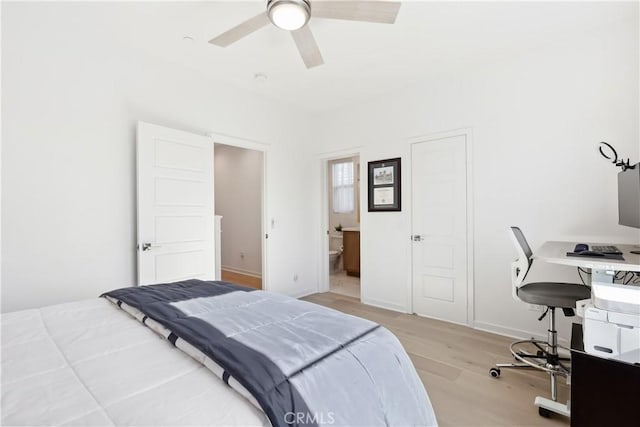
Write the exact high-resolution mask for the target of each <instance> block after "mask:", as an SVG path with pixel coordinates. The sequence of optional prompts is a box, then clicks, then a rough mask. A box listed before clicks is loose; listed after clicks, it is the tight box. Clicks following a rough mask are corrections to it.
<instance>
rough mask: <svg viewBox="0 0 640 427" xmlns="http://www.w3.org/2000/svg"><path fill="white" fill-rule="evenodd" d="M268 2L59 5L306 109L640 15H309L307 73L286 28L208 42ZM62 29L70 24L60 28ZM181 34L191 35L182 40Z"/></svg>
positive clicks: (607, 11)
mask: <svg viewBox="0 0 640 427" xmlns="http://www.w3.org/2000/svg"><path fill="white" fill-rule="evenodd" d="M265 4H266V1H226V2H222V1H218V2H201V3H186V2H172V3H117V4H115V3H111V4H105V3H72V4H66V5H64V6H61V7H64V8H65V10H66V13H70V14H71V16H70V17H69V19H70V20H72V21H73V22H80V21H82V22H83V23H84V25H83V27H84V28H88V29H89V30H88V31H92V32H95V34H85V36H87V37H92V36H95V37H96V38H98V37H99V38H102V39H103V40H109V41H110V42H114V41H115V42H118V43H120V44H121V45H122V46H126V47H128V48H130V49H134V50H135V51H136V52H138V53H140V54H144V55H150V56H152V57H156V58H161V59H163V60H168V61H171V62H173V63H176V64H180V65H182V66H185V67H189V68H192V69H194V70H197V71H198V72H200V73H203V74H204V75H206V76H208V77H210V78H212V79H216V80H218V81H220V80H222V81H225V82H228V83H229V84H232V85H236V86H239V87H242V88H246V89H249V90H251V91H255V92H257V93H259V94H261V95H264V96H267V97H271V98H274V99H277V100H279V101H283V102H286V103H289V104H292V105H295V106H297V107H300V108H304V109H307V110H310V111H320V110H326V109H331V108H335V107H339V106H343V105H345V104H348V103H351V102H355V101H361V100H364V99H368V98H372V97H376V96H379V95H382V94H384V93H388V92H391V91H394V90H398V89H400V88H403V87H406V86H407V85H410V84H413V83H415V82H417V81H419V80H421V79H425V78H428V77H429V76H432V75H434V74H437V73H443V72H450V71H452V70H455V69H456V68H459V67H462V66H469V65H470V64H474V63H478V62H479V61H490V60H492V59H495V58H498V57H502V56H505V55H517V54H519V53H521V52H523V51H526V50H529V49H533V48H535V47H536V46H539V45H541V44H547V43H554V42H556V41H558V40H562V39H570V38H573V37H575V36H576V35H578V34H580V33H584V32H588V31H594V30H596V29H597V28H598V27H603V26H612V25H617V24H618V23H620V22H621V21H622V20H635V21H636V22H637V20H638V3H637V2H627V3H611V2H608V3H592V2H571V3H540V2H534V3H523V2H497V3H484V2H483V3H480V2H470V3H469V2H467V3H458V2H417V1H411V2H406V1H405V2H403V5H402V7H401V8H400V13H399V15H398V19H397V22H396V23H395V24H394V25H385V24H369V23H361V22H347V21H336V20H327V19H313V18H312V19H311V21H310V24H309V25H310V26H311V29H312V30H313V33H314V35H315V38H316V40H317V42H318V45H319V47H320V50H321V51H322V55H323V57H324V61H325V64H324V65H322V66H320V67H317V68H314V69H311V70H307V69H306V68H305V67H304V65H303V63H302V60H301V59H300V57H299V55H298V52H297V50H296V48H295V45H294V42H293V40H292V39H291V36H290V34H289V33H287V32H285V31H283V30H280V29H278V28H276V27H272V26H267V27H265V28H263V29H261V30H259V31H258V32H256V33H254V34H252V35H250V36H248V37H246V38H245V39H243V40H241V41H239V42H237V43H235V44H233V45H231V46H229V47H227V48H220V47H217V46H213V45H210V44H208V43H207V41H208V40H209V39H211V38H212V37H214V36H216V35H218V34H219V33H222V32H224V31H226V30H227V29H229V28H231V27H233V26H235V25H237V24H238V23H240V22H242V21H244V20H246V19H248V18H250V17H252V16H254V15H257V14H258V13H261V12H262V11H263V10H264V8H265ZM312 4H313V0H312ZM66 13H65V14H64V15H65V16H67V15H66ZM60 15H62V14H60ZM60 15H59V16H60ZM60 17H61V16H60ZM87 24H88V25H87ZM65 25H70V24H69V23H68V24H62V25H61V28H65ZM85 31H87V30H86V29H85ZM184 36H190V37H192V38H193V39H194V41H193V42H191V43H189V42H185V41H184V40H183V37H184ZM256 73H264V74H266V75H267V76H268V80H267V81H266V82H265V83H259V82H257V81H256V80H255V79H254V75H255V74H256Z"/></svg>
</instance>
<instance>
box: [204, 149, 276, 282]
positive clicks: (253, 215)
mask: <svg viewBox="0 0 640 427" xmlns="http://www.w3.org/2000/svg"><path fill="white" fill-rule="evenodd" d="M214 163H215V167H214V174H215V178H214V182H215V210H216V212H215V213H216V216H221V217H222V218H221V224H220V231H221V236H220V254H221V255H220V263H221V267H220V269H221V272H220V273H221V278H222V280H224V281H227V282H232V283H237V284H240V285H244V286H249V287H252V288H256V289H262V288H263V277H262V271H263V265H262V264H263V254H262V251H263V240H262V236H263V230H262V222H263V219H262V218H263V212H262V209H263V188H264V183H263V179H264V153H263V152H262V151H258V150H251V149H247V148H241V147H235V146H231V145H226V144H215V146H214Z"/></svg>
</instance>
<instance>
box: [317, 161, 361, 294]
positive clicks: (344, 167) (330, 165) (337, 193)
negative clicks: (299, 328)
mask: <svg viewBox="0 0 640 427" xmlns="http://www.w3.org/2000/svg"><path fill="white" fill-rule="evenodd" d="M326 168H327V169H326V184H327V185H326V189H327V191H326V193H325V194H326V200H327V203H326V204H325V207H326V209H327V226H328V227H327V235H328V238H329V242H328V248H329V252H328V259H329V266H328V272H329V274H328V276H329V292H331V293H335V294H339V295H344V296H348V297H352V298H357V299H360V156H359V155H345V156H342V157H338V158H332V159H328V160H327V162H326Z"/></svg>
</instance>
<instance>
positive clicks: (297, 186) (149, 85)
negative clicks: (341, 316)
mask: <svg viewBox="0 0 640 427" xmlns="http://www.w3.org/2000/svg"><path fill="white" fill-rule="evenodd" d="M85 6H86V5H85ZM73 7H75V4H74V3H67V4H63V3H52V4H44V3H40V4H34V3H30V4H29V3H3V5H2V9H3V10H2V56H3V61H2V124H3V126H2V149H3V153H2V197H3V200H2V202H3V203H2V228H3V236H2V266H3V268H2V311H11V310H18V309H23V308H29V307H38V306H43V305H46V304H53V303H58V302H63V301H70V300H77V299H81V298H91V297H95V296H97V295H99V294H100V293H101V292H103V291H106V290H109V289H114V288H118V287H123V286H127V285H131V284H133V283H135V277H136V271H135V269H136V267H135V245H136V241H135V227H136V225H135V224H136V217H135V200H136V199H135V198H136V195H135V180H134V177H135V123H136V121H137V120H143V121H147V122H150V123H156V124H159V125H163V126H169V127H175V128H178V129H183V130H187V131H192V132H197V133H201V134H205V133H208V132H216V133H221V134H226V135H233V136H236V137H241V138H245V139H250V140H255V141H260V142H263V143H266V144H269V150H268V153H267V159H268V160H267V162H268V165H267V171H266V172H267V173H266V175H267V186H268V187H267V194H268V205H267V207H266V209H267V214H268V216H269V218H273V219H274V224H275V228H274V229H272V230H269V233H270V239H269V241H268V253H269V265H267V272H268V277H266V278H265V279H266V281H267V282H268V286H269V289H271V290H273V291H277V292H283V293H287V294H291V295H299V294H303V293H309V292H311V291H313V290H315V288H316V284H317V277H316V275H317V256H316V255H315V251H316V249H315V247H314V245H313V244H312V242H309V241H308V239H307V238H305V236H309V235H311V234H312V233H313V231H314V229H313V228H312V225H311V221H310V220H309V218H312V217H313V216H314V215H315V212H314V211H313V210H312V203H311V202H310V201H311V198H312V195H311V194H310V193H309V192H308V188H309V187H310V182H313V181H312V177H310V176H309V174H308V173H307V171H308V170H310V169H311V168H313V167H314V165H315V163H314V161H313V158H312V157H311V154H310V153H309V150H310V149H309V148H307V147H309V144H304V143H301V141H304V140H305V138H306V135H307V131H306V129H308V127H309V121H308V118H307V116H305V115H302V114H300V113H299V112H298V111H296V110H294V109H292V108H288V107H286V106H280V105H277V104H274V102H272V101H267V100H265V99H262V98H259V97H256V96H254V95H252V94H250V93H248V92H243V91H241V90H236V89H234V88H232V87H229V86H227V85H223V84H215V83H214V82H212V81H211V80H209V79H205V78H204V76H202V75H199V74H193V73H190V72H188V71H185V70H183V69H181V68H176V67H174V66H172V65H170V64H167V63H161V62H155V61H154V60H152V59H148V58H144V57H141V56H140V53H137V52H128V51H126V50H123V49H121V48H118V47H117V46H111V45H110V44H109V41H103V40H99V39H94V38H92V37H93V35H94V33H96V32H92V31H89V30H88V28H87V26H90V25H91V24H90V22H89V21H85V20H82V21H81V20H74V18H73V11H72V9H73ZM83 16H86V15H83ZM52 17H56V19H52ZM58 17H59V18H60V20H62V19H65V22H64V23H62V22H61V21H60V20H59V19H57V18H58ZM96 20H98V21H99V18H98V17H97V18H96ZM27 23H28V25H27ZM7 58H10V60H7ZM290 118H294V119H293V120H291V121H290V123H294V125H290V126H286V127H284V126H281V123H283V122H284V121H285V119H290ZM287 121H288V120H287ZM293 156H295V159H296V161H295V162H291V161H290V160H289V159H290V158H291V157H293ZM296 274H297V275H298V277H299V279H298V281H297V282H294V281H293V276H294V275H296Z"/></svg>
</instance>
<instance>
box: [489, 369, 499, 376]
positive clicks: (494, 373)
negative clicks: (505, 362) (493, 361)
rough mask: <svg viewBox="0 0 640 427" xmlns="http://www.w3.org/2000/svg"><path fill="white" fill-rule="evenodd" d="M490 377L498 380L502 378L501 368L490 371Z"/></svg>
mask: <svg viewBox="0 0 640 427" xmlns="http://www.w3.org/2000/svg"><path fill="white" fill-rule="evenodd" d="M489 375H491V376H492V377H493V378H498V377H499V376H500V368H491V369H489Z"/></svg>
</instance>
